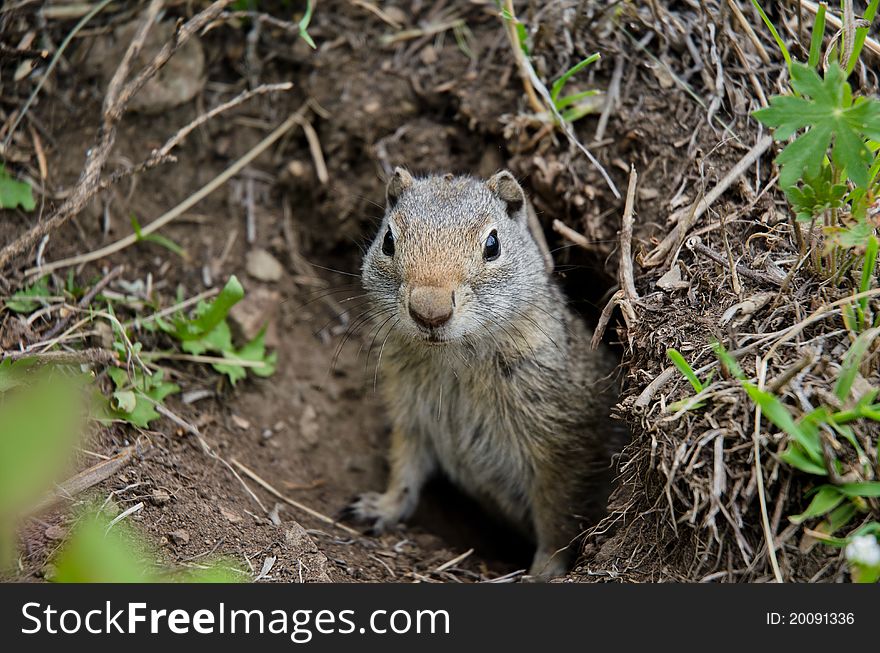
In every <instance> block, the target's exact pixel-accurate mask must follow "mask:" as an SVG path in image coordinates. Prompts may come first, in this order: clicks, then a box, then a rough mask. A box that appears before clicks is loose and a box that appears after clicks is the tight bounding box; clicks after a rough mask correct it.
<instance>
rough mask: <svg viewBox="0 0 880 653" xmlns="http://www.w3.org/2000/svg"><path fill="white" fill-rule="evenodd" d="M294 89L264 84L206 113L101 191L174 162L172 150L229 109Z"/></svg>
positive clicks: (114, 176) (103, 185)
mask: <svg viewBox="0 0 880 653" xmlns="http://www.w3.org/2000/svg"><path fill="white" fill-rule="evenodd" d="M292 88H293V84H292V83H291V82H282V83H280V84H262V85H260V86H257V87H256V88H253V89H250V90H247V91H243V92H241V93H239V94H238V95H236V96H235V97H234V98H232V99H231V100H229V101H228V102H224V103H223V104H220V105H217V106H216V107H214V108H213V109H211V110H210V111H206V112H205V113H203V114H201V115H200V116H198V117H197V118H196V119H195V120H193V121H192V122H190V123H189V124H187V125H186V126H184V127H181V128H180V129H179V130H178V131H177V133H175V134H174V135H173V136H172V137H171V138H169V139H168V140H167V141H165V144H164V145H163V146H162V147H160V148H159V149H157V150H153V151H152V152H151V153H150V157H149V158H148V159H147V160H145V161H142V162H141V163H139V164H138V165H136V166H134V167H131V168H122V169H120V170H116V171H114V172H113V173H112V174H110V175H109V176H108V177H107V179H105V180H104V181H102V182H101V184H100V187H99V189H100V190H105V189H107V188H108V187H110V186H112V185H113V184H115V183H117V182H118V181H119V180H121V179H122V178H123V177H127V176H130V175H133V174H136V173H140V172H145V171H147V170H150V169H151V168H155V167H156V166H157V165H159V164H161V163H165V162H166V161H174V160H175V158H174V156H173V155H172V154H171V150H173V149H174V148H175V147H177V146H178V145H180V144H181V143H182V142H183V140H184V139H185V138H186V137H187V136H188V135H189V134H190V133H191V132H192V131H193V130H195V129H198V128H199V127H201V126H202V125H203V124H205V123H206V122H208V121H209V120H211V119H212V118H214V117H216V116H218V115H219V114H221V113H223V112H224V111H228V110H229V109H232V108H234V107H237V106H238V105H240V104H243V103H245V102H247V101H248V100H250V99H251V98H253V97H256V96H258V95H265V94H267V93H276V92H278V91H289V90H290V89H292Z"/></svg>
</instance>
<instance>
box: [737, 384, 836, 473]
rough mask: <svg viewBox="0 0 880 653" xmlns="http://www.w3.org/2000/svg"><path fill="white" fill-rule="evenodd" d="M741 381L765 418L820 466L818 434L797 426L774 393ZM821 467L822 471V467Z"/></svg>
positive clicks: (821, 462) (820, 451)
mask: <svg viewBox="0 0 880 653" xmlns="http://www.w3.org/2000/svg"><path fill="white" fill-rule="evenodd" d="M741 383H742V385H743V387H744V388H745V389H746V392H747V393H748V395H749V397H751V399H752V401H754V402H755V403H756V404H758V405H759V406H760V407H761V412H762V413H763V414H764V415H765V416H766V417H767V419H769V420H770V421H771V422H772V423H773V424H775V425H776V426H777V428H779V429H781V430H782V431H783V432H785V434H786V435H788V436H789V437H790V438H792V439H793V440H794V441H795V442H797V443H798V444H799V445H800V446H801V448H802V449H803V451H804V453H806V454H807V456H809V458H810V460H811V461H812V462H814V463H816V464H817V465H820V466H821V465H822V464H823V459H822V450H821V447H820V445H819V437H818V434H814V433H811V432H808V431H807V430H806V429H802V428H801V427H800V426H798V424H797V423H796V422H795V421H794V418H793V417H792V416H791V413H790V412H789V411H788V408H786V407H785V406H784V405H783V404H782V402H781V401H779V399H777V398H776V396H775V395H773V394H771V393H769V392H767V391H765V390H761V389H759V388H758V387H756V386H755V385H753V384H751V383H749V382H748V381H742V382H741ZM822 469H823V471H824V467H822Z"/></svg>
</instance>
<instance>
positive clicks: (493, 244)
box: [483, 229, 501, 261]
mask: <svg viewBox="0 0 880 653" xmlns="http://www.w3.org/2000/svg"><path fill="white" fill-rule="evenodd" d="M500 253H501V241H500V240H498V232H497V231H495V230H494V229H493V230H492V233H490V234H489V237H488V238H486V245H485V247H484V248H483V260H484V261H494V260H495V259H496V258H498V255H499V254H500Z"/></svg>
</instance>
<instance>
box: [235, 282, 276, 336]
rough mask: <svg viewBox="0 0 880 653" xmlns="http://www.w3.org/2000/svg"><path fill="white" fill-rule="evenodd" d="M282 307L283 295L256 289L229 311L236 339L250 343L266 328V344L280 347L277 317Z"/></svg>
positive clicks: (264, 289)
mask: <svg viewBox="0 0 880 653" xmlns="http://www.w3.org/2000/svg"><path fill="white" fill-rule="evenodd" d="M279 306H281V294H280V293H278V292H277V291H275V290H270V289H268V288H262V287H260V288H254V289H253V290H251V291H249V292H248V293H247V294H246V295H245V296H244V299H242V300H241V301H240V302H238V303H237V304H236V305H235V306H233V307H232V308H231V309H229V325H230V326H231V327H232V332H233V334H234V335H235V337H236V338H238V339H240V340H243V341H246V342H250V341H251V340H253V339H254V338H256V337H257V335H258V334H259V333H260V330H261V329H262V328H263V327H266V339H265V344H266V346H267V347H277V346H278V329H277V327H276V320H275V317H276V315H277V313H278V307H279Z"/></svg>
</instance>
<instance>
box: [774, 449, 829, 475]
mask: <svg viewBox="0 0 880 653" xmlns="http://www.w3.org/2000/svg"><path fill="white" fill-rule="evenodd" d="M779 458H780V459H782V461H783V462H784V463H787V464H789V465H791V466H792V467H794V468H795V469H799V470H801V471H802V472H806V473H807V474H816V475H817V476H828V471H827V470H826V469H825V467H824V466H823V465H820V464H818V463H815V462H813V461H812V460H810V459H809V458H808V457H807V456H806V454H804V451H803V449H801V448H800V447H799V446H798V445H796V444H795V443H791V444H790V445H789V447H788V449H786V450H785V451H783V452H782V453H781V454H779Z"/></svg>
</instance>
